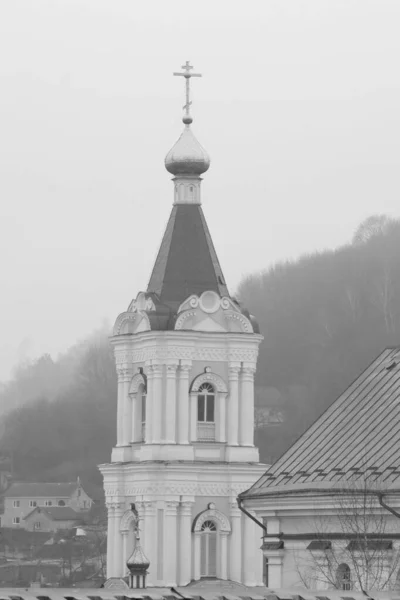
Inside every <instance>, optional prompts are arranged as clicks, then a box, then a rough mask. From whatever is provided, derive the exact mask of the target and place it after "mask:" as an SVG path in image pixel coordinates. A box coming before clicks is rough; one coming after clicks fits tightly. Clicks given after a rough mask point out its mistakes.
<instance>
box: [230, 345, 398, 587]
mask: <svg viewBox="0 0 400 600" xmlns="http://www.w3.org/2000/svg"><path fill="white" fill-rule="evenodd" d="M399 436H400V348H387V349H386V350H384V351H383V352H382V353H381V354H380V355H379V356H378V357H377V358H376V359H375V360H374V361H373V362H372V363H371V364H370V365H369V367H368V368H367V369H366V370H365V371H364V372H363V373H362V374H361V375H360V376H359V377H358V378H357V379H356V380H355V381H354V383H353V384H352V385H351V386H350V387H349V388H348V389H347V390H346V391H345V392H344V393H343V394H342V395H341V396H340V397H339V398H338V399H337V400H336V401H335V402H334V403H333V404H332V405H331V406H330V407H329V408H328V410H326V411H325V413H323V414H322V415H321V417H320V418H319V419H317V421H316V422H315V423H314V424H313V425H312V426H311V427H310V428H309V429H308V430H307V431H306V432H305V433H304V434H303V435H302V436H301V437H300V438H299V439H298V440H297V441H296V442H295V443H294V444H293V446H292V447H291V448H289V449H288V450H287V451H286V452H285V453H284V454H283V456H282V457H281V458H280V459H279V460H278V461H277V462H276V463H275V464H273V465H272V466H271V467H270V468H269V469H268V470H267V472H266V473H265V474H264V475H263V477H261V478H260V479H259V481H257V482H256V483H255V484H254V485H253V486H252V487H251V488H250V489H249V490H248V491H246V492H244V493H242V494H241V496H240V500H241V502H242V503H243V506H244V507H245V508H246V509H247V510H250V511H252V512H253V513H254V512H255V513H256V515H257V519H258V521H259V522H260V525H261V526H263V527H264V543H263V554H264V577H265V582H266V584H267V585H268V586H270V587H273V588H275V589H277V588H293V587H295V586H300V587H303V588H304V587H307V588H309V589H314V590H328V589H333V588H336V589H341V590H344V591H349V590H351V589H355V590H364V591H366V590H367V591H373V590H379V591H381V590H394V589H396V590H399V589H400V443H399ZM260 530H261V527H260Z"/></svg>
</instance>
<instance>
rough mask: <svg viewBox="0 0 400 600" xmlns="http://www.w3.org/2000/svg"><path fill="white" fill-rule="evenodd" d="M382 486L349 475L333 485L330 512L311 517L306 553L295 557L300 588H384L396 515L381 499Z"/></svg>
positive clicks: (396, 557)
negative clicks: (312, 528) (313, 530)
mask: <svg viewBox="0 0 400 600" xmlns="http://www.w3.org/2000/svg"><path fill="white" fill-rule="evenodd" d="M385 493H386V490H385V489H384V486H382V485H381V482H379V481H375V482H374V481H372V477H371V476H369V477H362V478H361V479H360V478H359V479H355V478H354V479H352V481H351V482H350V484H349V485H348V486H346V488H337V489H336V490H335V492H334V494H335V507H334V510H333V513H334V514H333V516H331V517H319V518H318V519H315V528H316V536H315V539H314V540H313V541H312V542H311V543H310V544H309V546H308V550H307V552H306V553H304V552H303V553H302V554H301V555H298V556H296V563H297V571H298V574H299V577H300V580H301V581H302V583H303V585H305V586H306V587H315V586H317V587H319V585H318V584H321V587H325V588H326V587H328V588H336V589H342V590H350V589H352V588H355V589H358V590H361V591H363V592H366V591H367V590H368V591H370V590H389V589H393V587H394V585H395V583H396V575H397V573H398V571H399V566H400V550H399V548H398V547H397V546H396V545H395V544H393V537H394V538H398V537H399V535H398V534H397V536H396V533H397V530H398V527H396V525H397V519H398V518H399V517H400V515H399V514H398V513H397V512H396V511H395V510H393V509H392V508H391V507H389V506H388V505H387V504H386V503H385V501H384V497H385Z"/></svg>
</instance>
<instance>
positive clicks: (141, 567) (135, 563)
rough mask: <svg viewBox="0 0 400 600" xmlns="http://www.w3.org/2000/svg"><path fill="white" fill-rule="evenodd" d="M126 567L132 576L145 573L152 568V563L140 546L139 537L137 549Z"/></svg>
mask: <svg viewBox="0 0 400 600" xmlns="http://www.w3.org/2000/svg"><path fill="white" fill-rule="evenodd" d="M126 566H127V567H128V569H129V571H130V572H131V573H132V574H134V573H140V572H142V573H144V572H145V571H147V569H148V568H149V566H150V561H149V559H148V558H147V556H146V555H145V553H144V552H143V548H142V546H141V545H140V541H139V537H137V538H136V545H135V549H134V551H133V553H132V555H131V557H130V558H128V560H127V561H126Z"/></svg>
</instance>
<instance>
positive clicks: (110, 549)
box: [107, 503, 115, 579]
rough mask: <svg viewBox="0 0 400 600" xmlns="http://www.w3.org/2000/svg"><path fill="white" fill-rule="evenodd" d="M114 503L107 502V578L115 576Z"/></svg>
mask: <svg viewBox="0 0 400 600" xmlns="http://www.w3.org/2000/svg"><path fill="white" fill-rule="evenodd" d="M114 523H115V519H114V505H113V504H111V503H110V504H107V579H109V578H110V577H113V573H114V572H113V556H114Z"/></svg>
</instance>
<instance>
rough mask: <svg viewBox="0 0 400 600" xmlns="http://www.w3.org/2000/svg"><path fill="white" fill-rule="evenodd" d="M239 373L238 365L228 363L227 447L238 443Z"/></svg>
mask: <svg viewBox="0 0 400 600" xmlns="http://www.w3.org/2000/svg"><path fill="white" fill-rule="evenodd" d="M239 371H240V363H238V362H232V363H229V374H228V377H229V398H228V432H227V439H228V446H237V445H238V443H239Z"/></svg>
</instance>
